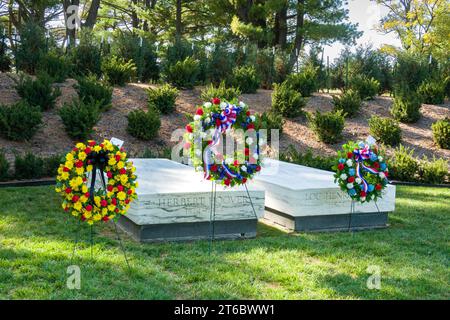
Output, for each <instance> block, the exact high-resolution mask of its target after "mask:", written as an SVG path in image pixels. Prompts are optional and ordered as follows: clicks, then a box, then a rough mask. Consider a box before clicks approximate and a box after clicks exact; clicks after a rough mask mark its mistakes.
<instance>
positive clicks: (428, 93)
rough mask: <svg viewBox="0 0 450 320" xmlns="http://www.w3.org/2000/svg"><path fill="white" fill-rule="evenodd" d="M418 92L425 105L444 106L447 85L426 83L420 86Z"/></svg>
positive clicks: (435, 82)
mask: <svg viewBox="0 0 450 320" xmlns="http://www.w3.org/2000/svg"><path fill="white" fill-rule="evenodd" d="M417 92H418V93H419V95H420V97H421V98H422V101H423V102H424V103H427V104H443V103H444V100H445V83H443V82H439V81H425V82H423V83H422V84H421V85H420V87H419V89H418V91H417Z"/></svg>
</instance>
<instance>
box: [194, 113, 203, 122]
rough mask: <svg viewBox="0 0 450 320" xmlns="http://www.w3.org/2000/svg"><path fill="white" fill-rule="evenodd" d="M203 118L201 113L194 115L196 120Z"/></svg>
mask: <svg viewBox="0 0 450 320" xmlns="http://www.w3.org/2000/svg"><path fill="white" fill-rule="evenodd" d="M201 119H202V116H201V115H199V114H196V115H195V116H194V121H200V120H201Z"/></svg>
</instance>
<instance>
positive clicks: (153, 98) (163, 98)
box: [147, 84, 178, 114]
mask: <svg viewBox="0 0 450 320" xmlns="http://www.w3.org/2000/svg"><path fill="white" fill-rule="evenodd" d="M147 94H148V105H149V107H150V108H153V107H155V108H156V109H157V110H159V111H160V112H161V113H162V114H169V113H172V112H173V111H175V100H176V99H177V96H178V90H177V89H176V88H174V87H172V86H171V85H170V84H164V85H162V86H161V87H159V88H156V89H152V88H149V89H148V91H147Z"/></svg>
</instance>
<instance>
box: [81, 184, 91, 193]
mask: <svg viewBox="0 0 450 320" xmlns="http://www.w3.org/2000/svg"><path fill="white" fill-rule="evenodd" d="M88 191H89V190H88V187H87V186H86V185H83V186H82V187H81V192H83V193H86V192H88Z"/></svg>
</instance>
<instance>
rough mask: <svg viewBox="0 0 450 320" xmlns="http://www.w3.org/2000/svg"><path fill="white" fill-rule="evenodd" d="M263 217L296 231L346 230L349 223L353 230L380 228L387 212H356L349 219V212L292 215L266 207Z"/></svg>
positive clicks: (386, 219) (386, 223)
mask: <svg viewBox="0 0 450 320" xmlns="http://www.w3.org/2000/svg"><path fill="white" fill-rule="evenodd" d="M264 219H267V220H268V221H270V222H271V223H273V224H275V225H279V226H281V227H283V228H286V229H289V230H292V231H296V232H308V231H309V232H327V231H347V230H349V223H350V230H353V231H360V230H370V229H380V228H386V227H387V226H388V213H387V212H370V213H360V212H357V213H353V214H352V215H351V221H350V214H334V215H318V216H300V217H294V216H291V215H288V214H285V213H282V212H278V211H276V210H273V209H267V208H266V212H265V214H264Z"/></svg>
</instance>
